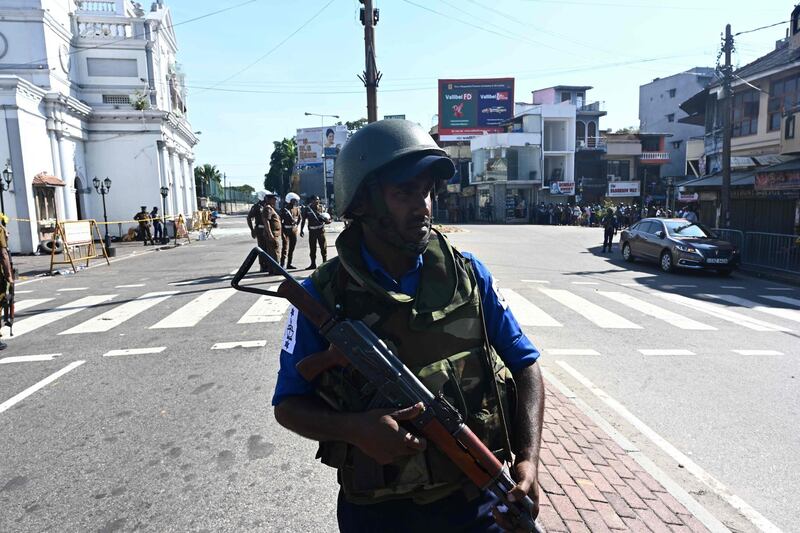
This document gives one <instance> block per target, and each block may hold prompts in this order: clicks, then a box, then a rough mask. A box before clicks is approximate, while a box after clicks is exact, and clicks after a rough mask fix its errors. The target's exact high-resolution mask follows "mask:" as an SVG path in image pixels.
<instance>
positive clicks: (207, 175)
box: [194, 163, 222, 198]
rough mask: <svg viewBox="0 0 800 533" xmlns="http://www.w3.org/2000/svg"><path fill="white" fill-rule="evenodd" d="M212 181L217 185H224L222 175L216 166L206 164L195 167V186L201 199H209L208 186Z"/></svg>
mask: <svg viewBox="0 0 800 533" xmlns="http://www.w3.org/2000/svg"><path fill="white" fill-rule="evenodd" d="M212 181H213V182H216V184H217V185H219V184H220V183H222V174H220V172H219V170H217V166H216V165H211V164H209V163H206V164H205V165H202V166H199V167H194V184H195V190H196V191H197V195H198V196H199V197H203V198H207V197H208V186H209V185H210V184H211V182H212Z"/></svg>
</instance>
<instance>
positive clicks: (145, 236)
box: [139, 224, 155, 244]
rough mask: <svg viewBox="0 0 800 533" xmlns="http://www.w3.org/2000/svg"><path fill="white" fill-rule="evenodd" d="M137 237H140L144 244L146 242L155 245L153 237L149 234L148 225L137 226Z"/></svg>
mask: <svg viewBox="0 0 800 533" xmlns="http://www.w3.org/2000/svg"><path fill="white" fill-rule="evenodd" d="M139 237H141V239H142V240H143V241H144V243H145V244H147V243H148V242H152V243H153V244H155V241H153V235H151V234H150V224H139Z"/></svg>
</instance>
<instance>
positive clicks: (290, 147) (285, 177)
mask: <svg viewBox="0 0 800 533" xmlns="http://www.w3.org/2000/svg"><path fill="white" fill-rule="evenodd" d="M272 144H273V145H274V147H275V149H274V150H273V152H272V155H270V158H269V172H267V173H266V174H264V187H265V188H267V189H269V190H272V191H275V192H277V193H278V194H279V195H280V196H281V198H282V197H283V196H284V195H285V194H286V193H287V192H289V184H290V182H291V179H292V172H293V171H294V165H295V163H296V162H297V143H295V140H294V139H293V138H292V139H287V138H284V139H283V140H282V141H273V142H272Z"/></svg>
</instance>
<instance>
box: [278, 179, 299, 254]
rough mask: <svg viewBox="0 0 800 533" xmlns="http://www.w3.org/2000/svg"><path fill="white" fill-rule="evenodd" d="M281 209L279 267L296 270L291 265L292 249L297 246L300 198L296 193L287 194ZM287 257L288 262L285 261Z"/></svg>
mask: <svg viewBox="0 0 800 533" xmlns="http://www.w3.org/2000/svg"><path fill="white" fill-rule="evenodd" d="M284 200H285V201H284V203H283V208H281V213H280V215H281V225H282V228H281V239H282V240H283V246H281V266H284V264H285V265H286V268H287V269H292V268H297V267H296V266H294V265H293V264H292V256H294V247H295V246H297V226H299V225H300V207H298V204H299V203H300V197H299V196H298V195H297V193H293V192H290V193H287V194H286V198H284ZM287 256H288V261H287Z"/></svg>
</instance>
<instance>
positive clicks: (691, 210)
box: [531, 202, 698, 228]
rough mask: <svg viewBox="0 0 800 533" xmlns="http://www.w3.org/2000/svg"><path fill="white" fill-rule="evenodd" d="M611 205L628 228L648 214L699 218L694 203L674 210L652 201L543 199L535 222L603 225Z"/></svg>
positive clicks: (621, 224) (533, 216)
mask: <svg viewBox="0 0 800 533" xmlns="http://www.w3.org/2000/svg"><path fill="white" fill-rule="evenodd" d="M609 209H611V210H612V212H613V214H614V217H615V219H616V223H617V227H619V228H627V227H629V226H631V225H632V224H635V223H636V222H638V221H639V220H641V219H643V218H648V217H658V218H673V217H677V218H685V219H687V220H689V221H690V222H697V220H698V218H697V209H696V207H695V206H694V205H688V206H685V207H681V208H679V209H676V210H675V211H673V210H672V209H669V208H667V207H665V206H663V205H659V204H648V205H645V206H642V205H639V204H635V203H632V204H624V203H623V204H617V205H613V204H608V203H607V204H605V205H600V204H570V203H566V204H563V203H559V204H553V203H550V204H545V203H544V202H541V203H539V204H538V205H537V206H536V207H534V209H533V212H532V213H531V222H532V223H534V224H540V225H550V226H586V227H599V226H601V225H602V224H603V217H604V216H606V214H607V211H608V210H609Z"/></svg>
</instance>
